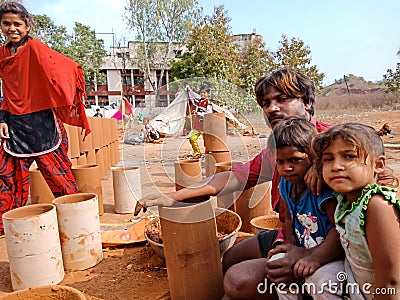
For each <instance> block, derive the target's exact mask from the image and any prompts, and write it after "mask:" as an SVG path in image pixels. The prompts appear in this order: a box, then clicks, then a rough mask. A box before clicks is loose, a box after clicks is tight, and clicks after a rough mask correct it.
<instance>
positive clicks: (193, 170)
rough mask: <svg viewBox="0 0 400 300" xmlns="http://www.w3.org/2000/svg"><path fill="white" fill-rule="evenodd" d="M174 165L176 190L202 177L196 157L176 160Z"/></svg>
mask: <svg viewBox="0 0 400 300" xmlns="http://www.w3.org/2000/svg"><path fill="white" fill-rule="evenodd" d="M174 167H175V189H176V190H177V191H178V190H180V189H182V188H184V187H187V186H189V185H192V184H193V183H196V182H199V181H201V179H202V174H201V165H200V161H199V160H198V159H182V160H178V161H176V162H175V163H174Z"/></svg>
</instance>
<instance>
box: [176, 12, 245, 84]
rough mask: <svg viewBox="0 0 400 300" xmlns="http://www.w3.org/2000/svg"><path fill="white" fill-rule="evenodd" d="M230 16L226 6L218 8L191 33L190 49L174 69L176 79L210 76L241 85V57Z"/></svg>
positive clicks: (179, 59)
mask: <svg viewBox="0 0 400 300" xmlns="http://www.w3.org/2000/svg"><path fill="white" fill-rule="evenodd" d="M229 22H230V18H229V17H228V15H227V12H226V11H225V10H224V7H223V6H219V7H216V8H214V13H213V15H212V16H205V17H204V18H203V19H202V20H200V22H199V23H198V24H197V25H196V26H195V27H194V28H193V30H192V33H191V34H190V36H189V39H188V44H187V48H188V51H187V52H185V53H184V54H182V55H181V56H178V57H177V58H178V59H177V60H176V61H174V62H173V63H172V67H171V69H170V72H171V74H172V75H173V77H174V79H175V80H176V79H183V78H190V77H208V78H217V79H222V80H226V81H228V82H231V83H234V84H240V76H239V71H238V69H237V66H238V65H239V62H240V57H239V55H238V53H237V52H236V46H235V45H234V44H233V39H232V35H231V32H230V27H229Z"/></svg>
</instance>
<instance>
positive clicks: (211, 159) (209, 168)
mask: <svg viewBox="0 0 400 300" xmlns="http://www.w3.org/2000/svg"><path fill="white" fill-rule="evenodd" d="M205 155H206V157H205V163H206V177H209V176H211V175H214V174H215V173H216V166H215V164H216V163H220V162H226V163H230V162H231V153H230V152H229V151H218V152H207V153H206V154H205Z"/></svg>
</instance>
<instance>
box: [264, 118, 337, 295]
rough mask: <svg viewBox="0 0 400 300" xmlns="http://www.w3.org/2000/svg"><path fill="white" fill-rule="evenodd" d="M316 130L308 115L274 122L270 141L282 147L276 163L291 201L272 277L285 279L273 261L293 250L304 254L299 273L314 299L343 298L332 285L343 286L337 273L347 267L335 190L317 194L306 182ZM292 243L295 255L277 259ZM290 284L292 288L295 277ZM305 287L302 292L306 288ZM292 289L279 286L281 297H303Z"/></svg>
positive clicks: (296, 269)
mask: <svg viewBox="0 0 400 300" xmlns="http://www.w3.org/2000/svg"><path fill="white" fill-rule="evenodd" d="M316 134H317V131H316V129H315V127H314V126H313V125H312V124H311V123H310V122H308V121H307V120H305V119H303V118H299V117H289V118H287V119H284V120H282V121H281V122H279V123H278V124H277V125H276V126H275V127H274V130H273V134H272V135H271V136H270V138H269V146H270V147H271V149H272V148H273V147H275V149H276V150H275V155H276V164H277V166H276V168H277V170H278V172H279V174H280V175H281V181H280V183H279V191H280V194H281V197H282V198H283V199H284V201H285V202H284V207H285V233H286V241H285V242H286V244H284V245H279V246H277V247H276V248H274V249H272V250H271V251H270V252H269V257H270V261H269V262H267V278H270V279H272V278H273V279H272V280H275V281H276V283H279V276H278V277H277V276H276V272H279V270H276V269H275V268H274V266H273V265H274V261H275V259H296V258H294V257H293V253H297V254H298V257H299V259H298V260H297V259H296V260H297V262H296V264H295V265H294V269H293V273H294V275H295V277H297V278H299V281H298V282H299V283H300V284H301V283H302V282H304V281H305V282H306V283H307V285H303V286H304V287H305V291H307V292H308V293H309V294H311V295H312V297H313V298H314V299H341V291H340V289H336V290H333V289H331V290H330V289H329V288H328V285H329V284H331V283H333V282H336V283H337V286H339V282H337V281H338V279H337V274H338V273H339V272H341V271H343V270H344V266H343V261H341V260H337V259H338V258H339V257H340V256H341V255H342V254H343V250H342V249H341V246H340V240H339V236H338V233H337V232H336V230H335V227H334V226H333V224H334V220H333V213H334V210H335V207H336V201H335V200H334V198H333V197H332V194H333V190H331V189H330V188H328V187H325V188H324V189H323V190H322V192H321V193H320V194H319V195H315V194H313V193H312V192H311V190H310V189H309V188H308V187H307V185H306V183H305V181H304V176H305V174H306V173H307V171H308V170H309V168H310V167H313V155H312V153H311V141H312V138H313V137H314V136H315V135H316ZM290 247H297V248H296V251H293V249H292V250H291V251H290V255H285V256H284V257H283V258H277V257H282V254H280V255H278V256H275V255H276V254H278V253H286V252H289V251H288V250H289V248H290ZM289 256H291V257H289ZM277 278H278V279H277ZM283 282H284V281H283ZM285 283H286V288H288V287H289V284H290V282H285ZM324 284H325V285H324ZM301 287H302V286H301V285H300V286H299V290H298V291H299V293H301V292H304V291H302V290H301ZM310 287H311V288H310ZM325 287H326V288H325ZM286 288H283V289H280V290H278V289H277V292H278V296H279V298H280V299H297V293H293V289H289V290H288V289H286ZM320 289H321V291H320Z"/></svg>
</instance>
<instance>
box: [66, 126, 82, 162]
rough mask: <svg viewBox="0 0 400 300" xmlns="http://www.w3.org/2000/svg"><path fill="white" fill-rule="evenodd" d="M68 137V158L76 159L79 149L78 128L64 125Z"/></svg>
mask: <svg viewBox="0 0 400 300" xmlns="http://www.w3.org/2000/svg"><path fill="white" fill-rule="evenodd" d="M64 126H65V129H66V131H67V135H68V153H70V156H69V157H70V158H77V157H79V155H80V149H79V129H80V128H79V127H76V126H71V125H68V124H64Z"/></svg>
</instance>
